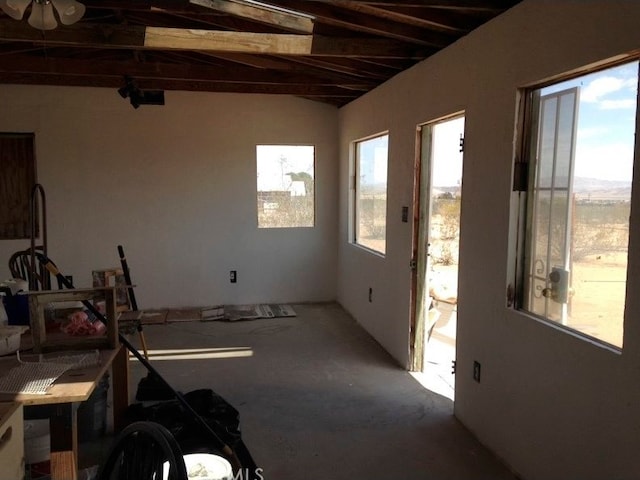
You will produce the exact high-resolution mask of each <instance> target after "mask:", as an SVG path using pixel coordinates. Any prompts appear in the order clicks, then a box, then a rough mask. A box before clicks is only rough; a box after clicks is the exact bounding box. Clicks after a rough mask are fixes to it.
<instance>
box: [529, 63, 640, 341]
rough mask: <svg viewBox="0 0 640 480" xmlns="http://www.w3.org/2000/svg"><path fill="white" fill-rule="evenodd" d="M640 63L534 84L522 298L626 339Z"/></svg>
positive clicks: (544, 314) (570, 324)
mask: <svg viewBox="0 0 640 480" xmlns="http://www.w3.org/2000/svg"><path fill="white" fill-rule="evenodd" d="M637 86H638V62H633V63H628V64H624V65H620V66H616V67H613V68H608V69H606V70H603V71H599V72H596V73H592V74H589V75H585V76H581V77H579V78H574V79H572V80H568V81H564V82H561V83H557V84H554V85H551V86H547V87H545V88H538V89H534V90H531V91H530V92H529V96H528V101H529V108H528V111H529V112H530V113H529V115H530V118H529V119H528V121H527V122H525V123H524V124H525V125H528V126H529V127H528V130H529V131H528V132H526V134H527V135H528V137H527V139H526V141H525V144H526V145H528V146H527V148H526V150H527V152H526V154H525V156H526V157H527V158H526V161H527V162H528V186H527V194H526V199H527V222H526V235H525V248H524V253H525V256H524V262H523V266H524V268H523V269H522V277H523V278H522V289H521V298H520V306H521V308H523V309H524V310H526V311H528V312H530V313H532V314H534V315H536V316H538V317H540V318H542V319H545V320H547V321H551V322H554V323H556V324H559V325H562V326H564V327H566V328H568V329H572V330H575V331H577V332H580V333H581V334H584V335H587V336H590V337H594V338H596V339H598V340H601V341H603V342H606V343H608V344H611V345H614V346H616V347H619V348H621V347H622V343H623V323H624V322H623V320H624V306H625V292H626V278H627V251H628V239H629V214H630V201H631V181H632V175H633V159H634V136H635V131H636V108H637Z"/></svg>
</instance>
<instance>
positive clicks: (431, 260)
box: [412, 114, 464, 400]
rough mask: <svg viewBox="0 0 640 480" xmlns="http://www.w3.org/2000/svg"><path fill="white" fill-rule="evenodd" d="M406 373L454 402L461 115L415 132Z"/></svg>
mask: <svg viewBox="0 0 640 480" xmlns="http://www.w3.org/2000/svg"><path fill="white" fill-rule="evenodd" d="M417 141H418V145H419V148H418V155H417V157H418V158H417V160H416V161H417V168H416V175H417V177H418V178H417V179H416V183H417V185H416V186H417V187H418V188H416V192H417V193H416V197H415V201H414V208H415V209H416V211H417V215H416V216H415V229H414V230H415V232H416V233H415V235H414V259H415V262H414V278H413V299H414V303H415V304H414V308H413V311H414V313H413V318H412V326H413V328H412V370H413V371H414V372H417V373H418V374H417V375H416V378H418V379H419V380H420V381H421V382H422V383H423V384H424V385H425V386H426V387H427V388H429V389H430V390H433V391H435V392H437V393H439V394H441V395H444V396H447V397H448V398H451V399H452V400H453V399H454V392H455V380H454V368H453V366H454V361H455V358H456V325H457V303H458V264H459V255H458V253H459V244H460V243H459V240H460V205H461V200H462V163H463V149H464V148H463V147H464V115H463V114H457V115H455V116H452V117H447V118H445V119H441V120H438V121H436V122H432V123H428V124H425V125H422V126H420V127H419V128H418V139H417Z"/></svg>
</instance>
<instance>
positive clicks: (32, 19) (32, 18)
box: [28, 0, 58, 30]
mask: <svg viewBox="0 0 640 480" xmlns="http://www.w3.org/2000/svg"><path fill="white" fill-rule="evenodd" d="M28 22H29V25H31V26H32V27H33V28H37V29H38V30H53V29H54V28H56V27H57V26H58V22H57V21H56V17H55V16H54V15H53V5H51V1H50V0H34V2H33V5H31V15H29V20H28Z"/></svg>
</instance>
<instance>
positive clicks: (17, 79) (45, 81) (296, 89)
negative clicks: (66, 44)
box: [0, 72, 362, 103]
mask: <svg viewBox="0 0 640 480" xmlns="http://www.w3.org/2000/svg"><path fill="white" fill-rule="evenodd" d="M137 83H138V86H139V87H140V88H142V89H158V90H184V91H192V92H227V93H263V94H275V95H296V96H305V97H332V98H335V99H340V98H343V99H345V101H344V102H343V103H346V102H348V101H349V100H350V99H353V98H356V97H358V96H360V95H362V91H358V90H350V89H346V88H341V87H336V86H325V85H263V84H244V83H230V82H200V81H192V80H168V81H167V80H155V79H141V80H139V81H138V82H137ZM0 84H24V85H59V86H75V87H100V88H119V87H122V86H123V81H122V78H119V77H101V76H74V75H68V76H64V75H49V74H42V75H41V74H24V73H5V72H0Z"/></svg>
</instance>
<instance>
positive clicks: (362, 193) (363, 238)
mask: <svg viewBox="0 0 640 480" xmlns="http://www.w3.org/2000/svg"><path fill="white" fill-rule="evenodd" d="M388 151H389V135H387V134H384V135H380V136H377V137H373V138H369V139H366V140H362V141H359V142H356V143H355V193H354V196H355V202H354V203H355V209H354V211H355V221H354V226H355V228H354V234H355V235H354V242H355V243H356V244H358V245H361V246H363V247H366V248H368V249H370V250H373V251H374V252H378V253H381V254H383V255H384V254H385V253H386V235H387V162H388Z"/></svg>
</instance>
